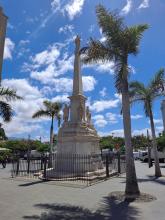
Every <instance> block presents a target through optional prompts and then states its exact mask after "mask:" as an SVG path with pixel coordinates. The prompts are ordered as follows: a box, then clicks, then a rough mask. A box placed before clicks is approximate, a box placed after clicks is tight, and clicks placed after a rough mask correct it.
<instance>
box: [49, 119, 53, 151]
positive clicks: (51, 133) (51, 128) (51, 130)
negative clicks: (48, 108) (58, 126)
mask: <svg viewBox="0 0 165 220" xmlns="http://www.w3.org/2000/svg"><path fill="white" fill-rule="evenodd" d="M53 119H54V117H53V116H52V120H51V127H50V153H51V154H52V152H53Z"/></svg>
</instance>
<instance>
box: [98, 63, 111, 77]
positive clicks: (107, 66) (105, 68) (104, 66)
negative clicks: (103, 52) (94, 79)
mask: <svg viewBox="0 0 165 220" xmlns="http://www.w3.org/2000/svg"><path fill="white" fill-rule="evenodd" d="M95 68H96V70H97V71H98V72H101V73H105V72H108V73H110V74H113V73H114V63H113V62H105V63H101V62H100V63H99V64H96V66H95Z"/></svg>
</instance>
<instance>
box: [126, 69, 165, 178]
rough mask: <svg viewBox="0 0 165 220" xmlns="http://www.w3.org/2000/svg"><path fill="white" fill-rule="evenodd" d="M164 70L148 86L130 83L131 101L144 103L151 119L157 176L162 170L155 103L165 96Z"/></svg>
mask: <svg viewBox="0 0 165 220" xmlns="http://www.w3.org/2000/svg"><path fill="white" fill-rule="evenodd" d="M164 83H165V80H164V69H160V70H159V71H158V72H157V73H156V74H155V76H154V78H153V79H152V80H151V81H150V82H149V84H148V85H147V86H145V85H144V84H143V83H140V82H138V81H134V82H131V83H130V86H129V87H130V101H131V102H142V103H143V105H144V112H145V114H146V117H149V119H150V125H151V133H152V145H153V151H154V160H155V176H156V177H160V176H161V170H160V166H159V157H158V152H157V143H156V134H155V125H154V119H153V111H152V108H153V102H154V101H155V100H156V99H158V98H160V97H162V96H163V95H164Z"/></svg>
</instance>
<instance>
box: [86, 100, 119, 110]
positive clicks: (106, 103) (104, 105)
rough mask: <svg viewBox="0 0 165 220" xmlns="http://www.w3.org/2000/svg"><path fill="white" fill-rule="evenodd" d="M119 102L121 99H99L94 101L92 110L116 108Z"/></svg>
mask: <svg viewBox="0 0 165 220" xmlns="http://www.w3.org/2000/svg"><path fill="white" fill-rule="evenodd" d="M118 104H119V100H118V99H116V100H99V101H94V103H93V104H92V105H91V106H90V108H91V110H93V111H95V112H101V111H104V110H106V109H110V108H116V107H117V106H118Z"/></svg>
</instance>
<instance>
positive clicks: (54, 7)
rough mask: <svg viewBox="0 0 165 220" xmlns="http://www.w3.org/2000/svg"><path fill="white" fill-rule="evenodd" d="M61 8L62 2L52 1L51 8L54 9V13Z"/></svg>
mask: <svg viewBox="0 0 165 220" xmlns="http://www.w3.org/2000/svg"><path fill="white" fill-rule="evenodd" d="M60 6H61V4H60V0H52V2H51V7H52V9H53V11H57V10H59V9H60Z"/></svg>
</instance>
